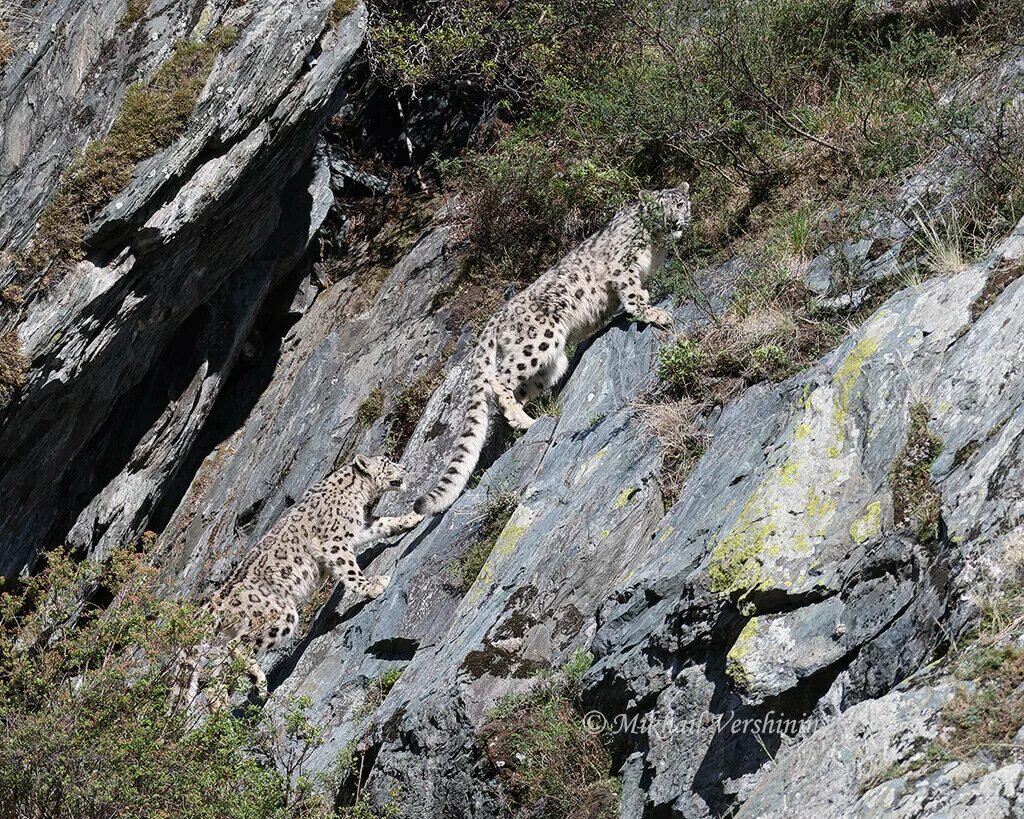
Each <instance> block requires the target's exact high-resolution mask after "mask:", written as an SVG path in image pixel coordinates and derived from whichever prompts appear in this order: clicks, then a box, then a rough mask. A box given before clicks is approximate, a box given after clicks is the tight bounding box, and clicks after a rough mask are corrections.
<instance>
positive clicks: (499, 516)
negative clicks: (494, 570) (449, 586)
mask: <svg viewBox="0 0 1024 819" xmlns="http://www.w3.org/2000/svg"><path fill="white" fill-rule="evenodd" d="M518 506H519V498H518V497H517V496H516V495H514V494H512V493H511V492H509V491H508V490H501V491H498V492H494V493H492V494H490V495H488V496H487V498H486V500H484V502H483V503H482V504H480V506H479V508H478V513H479V518H478V519H477V524H476V538H477V539H476V540H475V541H474V543H473V544H472V545H471V546H470V547H469V548H468V549H467V550H466V551H465V552H463V554H462V556H461V557H460V558H459V559H458V560H456V561H455V562H454V563H452V567H451V568H452V571H453V573H454V574H455V578H456V585H457V586H458V588H459V590H460V591H462V592H467V591H469V589H470V587H471V586H472V585H473V584H474V583H475V582H476V579H477V578H478V577H479V576H480V572H481V570H482V569H483V567H484V564H485V563H486V562H487V558H489V557H490V556H491V552H493V551H494V547H495V545H496V544H497V542H498V538H499V537H500V535H501V533H502V532H503V531H504V530H505V527H506V526H508V522H509V521H510V520H511V519H512V515H513V513H514V512H515V511H516V509H517V508H518Z"/></svg>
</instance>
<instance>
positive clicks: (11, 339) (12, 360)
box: [0, 330, 29, 407]
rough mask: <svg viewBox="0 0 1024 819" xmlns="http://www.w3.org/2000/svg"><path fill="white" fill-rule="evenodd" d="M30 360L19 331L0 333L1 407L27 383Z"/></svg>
mask: <svg viewBox="0 0 1024 819" xmlns="http://www.w3.org/2000/svg"><path fill="white" fill-rule="evenodd" d="M28 366H29V359H28V356H26V355H25V354H24V352H23V351H22V346H21V339H19V338H18V331H17V330H8V331H7V332H4V333H0V407H3V406H4V405H6V404H7V403H8V402H9V401H10V400H11V398H12V397H13V395H14V393H15V392H17V391H18V390H19V389H20V388H21V385H22V384H24V383H25V373H26V372H27V371H28Z"/></svg>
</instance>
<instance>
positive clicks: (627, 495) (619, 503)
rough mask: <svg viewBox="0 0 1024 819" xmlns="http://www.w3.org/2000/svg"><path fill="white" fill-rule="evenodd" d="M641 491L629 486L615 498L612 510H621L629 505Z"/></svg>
mask: <svg viewBox="0 0 1024 819" xmlns="http://www.w3.org/2000/svg"><path fill="white" fill-rule="evenodd" d="M639 491H640V490H639V489H638V488H637V487H635V486H627V487H626V488H625V489H623V490H622V491H621V492H619V495H618V497H616V498H615V502H614V503H613V504H612V509H621V508H622V507H624V506H625V505H626V504H627V503H629V502H630V501H631V500H632V499H633V496H634V495H635V494H636V493H637V492H639Z"/></svg>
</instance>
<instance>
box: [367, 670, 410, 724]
mask: <svg viewBox="0 0 1024 819" xmlns="http://www.w3.org/2000/svg"><path fill="white" fill-rule="evenodd" d="M402 671H403V669H401V668H389V669H388V670H387V671H385V672H383V673H382V674H380V675H379V676H377V677H374V678H373V679H372V680H370V681H369V682H367V683H366V693H365V694H364V698H363V705H362V707H361V708H360V711H361V712H362V713H364V714H372V713H373V712H374V711H376V710H377V709H378V708H379V707H380V705H381V703H383V702H384V700H385V699H386V698H387V695H388V694H390V693H391V689H392V688H394V687H395V683H397V682H398V680H399V678H400V677H401V676H402Z"/></svg>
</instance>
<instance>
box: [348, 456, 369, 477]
mask: <svg viewBox="0 0 1024 819" xmlns="http://www.w3.org/2000/svg"><path fill="white" fill-rule="evenodd" d="M352 463H354V464H355V467H356V469H358V470H359V471H360V472H365V473H366V474H367V475H369V474H370V459H369V458H367V457H366V456H365V455H363V454H362V453H360V454H358V455H356V459H355V460H354V461H353V462H352Z"/></svg>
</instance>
